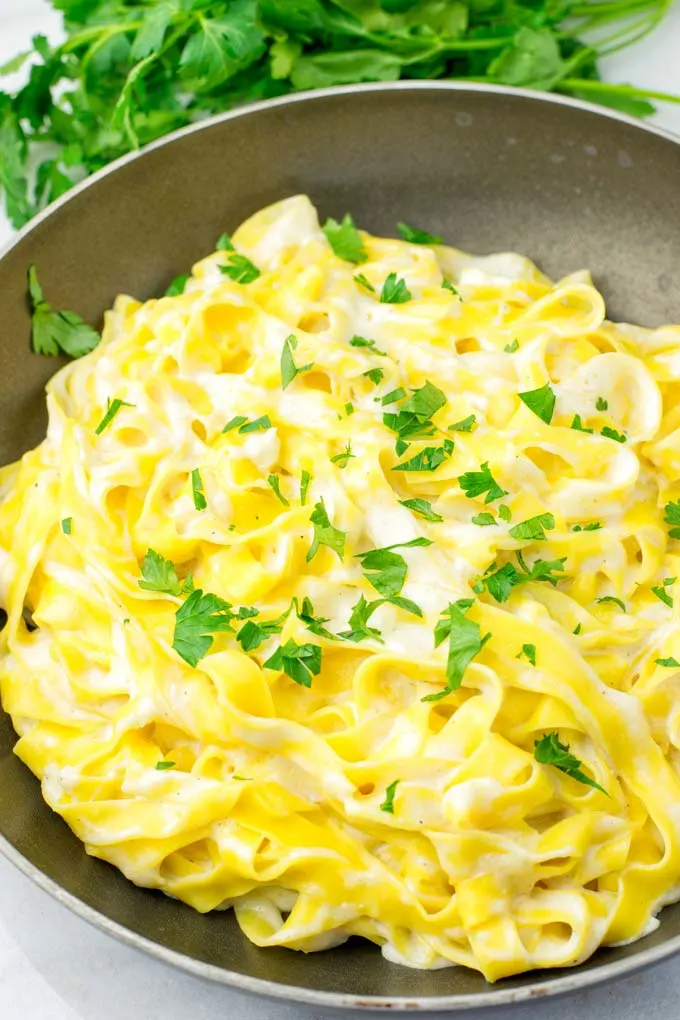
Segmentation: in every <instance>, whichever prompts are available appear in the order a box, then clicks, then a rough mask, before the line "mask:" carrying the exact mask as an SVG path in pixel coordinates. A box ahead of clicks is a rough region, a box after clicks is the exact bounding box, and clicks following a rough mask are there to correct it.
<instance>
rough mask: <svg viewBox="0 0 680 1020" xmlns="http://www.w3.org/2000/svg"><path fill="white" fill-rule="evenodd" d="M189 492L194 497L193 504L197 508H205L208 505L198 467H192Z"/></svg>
mask: <svg viewBox="0 0 680 1020" xmlns="http://www.w3.org/2000/svg"><path fill="white" fill-rule="evenodd" d="M191 494H192V496H193V497H194V506H195V507H196V509H197V510H205V509H206V507H207V506H208V501H207V500H206V498H205V492H204V491H203V479H202V478H201V472H200V471H199V469H198V468H194V469H193V471H192V472H191Z"/></svg>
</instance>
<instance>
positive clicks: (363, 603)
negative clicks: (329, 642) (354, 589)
mask: <svg viewBox="0 0 680 1020" xmlns="http://www.w3.org/2000/svg"><path fill="white" fill-rule="evenodd" d="M386 601H387V600H386V599H375V601H374V602H368V601H367V600H366V599H365V598H364V596H363V595H361V596H360V597H359V601H358V602H355V603H354V605H353V606H352V612H351V614H350V618H349V620H348V625H349V628H350V629H349V630H343V631H342V632H341V633H340V635H339V637H341V638H344V639H345V640H346V641H354V642H357V643H358V642H359V641H364V640H366V639H373V640H374V641H382V635H381V633H380V631H379V630H378V628H377V627H369V624H368V621H369V620H370V618H371V616H372V615H373V613H374V612H375V611H376V609H377V608H378V606H383V605H384V604H385V602H386Z"/></svg>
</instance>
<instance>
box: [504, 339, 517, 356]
mask: <svg viewBox="0 0 680 1020" xmlns="http://www.w3.org/2000/svg"><path fill="white" fill-rule="evenodd" d="M518 349H519V341H518V340H513V341H512V343H509V344H506V345H505V347H504V348H503V350H504V351H505V353H506V354H514V353H515V351H516V350H518Z"/></svg>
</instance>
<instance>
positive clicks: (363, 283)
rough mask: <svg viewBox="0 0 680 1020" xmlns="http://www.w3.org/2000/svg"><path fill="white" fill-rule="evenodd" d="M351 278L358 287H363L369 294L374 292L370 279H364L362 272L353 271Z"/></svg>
mask: <svg viewBox="0 0 680 1020" xmlns="http://www.w3.org/2000/svg"><path fill="white" fill-rule="evenodd" d="M353 279H354V282H355V283H358V284H359V286H360V287H365V288H366V290H367V291H370V293H371V294H375V287H374V286H373V284H372V283H371V281H370V280H368V279H366V277H365V276H364V274H363V273H355V274H354V277H353Z"/></svg>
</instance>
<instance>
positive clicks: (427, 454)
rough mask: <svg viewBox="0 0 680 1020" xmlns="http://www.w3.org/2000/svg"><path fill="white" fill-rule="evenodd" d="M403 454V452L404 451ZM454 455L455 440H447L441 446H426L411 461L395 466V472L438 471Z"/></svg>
mask: <svg viewBox="0 0 680 1020" xmlns="http://www.w3.org/2000/svg"><path fill="white" fill-rule="evenodd" d="M402 452H403V450H402ZM452 453H453V440H451V439H445V440H444V442H443V443H442V445H441V446H425V447H423V449H422V450H420V451H419V452H418V453H417V454H416V455H415V456H414V457H411V459H410V460H404V461H402V462H401V464H395V466H394V467H393V468H392V470H393V471H436V470H437V468H438V467H440V466H441V465H442V464H443V463H444V461H445V460H448V459H449V457H450V456H451V454H452Z"/></svg>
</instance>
